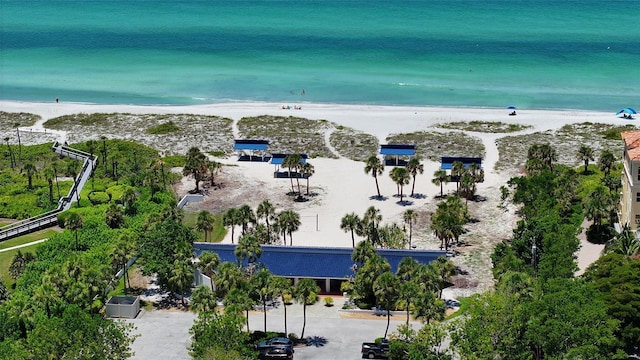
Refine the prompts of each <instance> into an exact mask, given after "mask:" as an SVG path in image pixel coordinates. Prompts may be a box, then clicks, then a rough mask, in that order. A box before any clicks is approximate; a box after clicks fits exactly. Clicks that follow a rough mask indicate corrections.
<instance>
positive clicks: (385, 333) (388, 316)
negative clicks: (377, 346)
mask: <svg viewBox="0 0 640 360" xmlns="http://www.w3.org/2000/svg"><path fill="white" fill-rule="evenodd" d="M390 322H391V310H389V309H387V328H386V329H385V330H384V338H385V339H386V338H387V332H389V323H390Z"/></svg>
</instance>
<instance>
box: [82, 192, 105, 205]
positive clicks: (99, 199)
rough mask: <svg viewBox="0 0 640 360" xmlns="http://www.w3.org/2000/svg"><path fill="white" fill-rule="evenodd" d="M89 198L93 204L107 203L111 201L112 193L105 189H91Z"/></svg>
mask: <svg viewBox="0 0 640 360" xmlns="http://www.w3.org/2000/svg"><path fill="white" fill-rule="evenodd" d="M87 198H88V199H89V201H91V204H93V205H100V204H106V203H108V202H109V201H111V194H109V193H106V192H104V191H90V192H89V194H87Z"/></svg>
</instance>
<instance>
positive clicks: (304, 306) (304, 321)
mask: <svg viewBox="0 0 640 360" xmlns="http://www.w3.org/2000/svg"><path fill="white" fill-rule="evenodd" d="M306 326H307V299H304V303H303V304H302V334H300V339H304V328H305V327H306Z"/></svg>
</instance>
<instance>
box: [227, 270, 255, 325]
mask: <svg viewBox="0 0 640 360" xmlns="http://www.w3.org/2000/svg"><path fill="white" fill-rule="evenodd" d="M229 264H231V263H229ZM246 287H247V286H242V287H239V288H233V289H232V290H231V291H229V293H228V294H227V296H225V297H224V300H223V304H224V311H225V313H239V314H241V313H242V312H244V313H245V319H246V321H247V323H246V326H247V332H249V310H253V305H254V304H255V302H254V301H253V299H251V297H250V296H249V291H248V290H247V289H246Z"/></svg>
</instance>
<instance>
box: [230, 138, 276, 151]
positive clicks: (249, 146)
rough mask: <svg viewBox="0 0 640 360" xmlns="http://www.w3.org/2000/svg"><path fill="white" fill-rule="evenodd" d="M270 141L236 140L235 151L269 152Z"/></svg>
mask: <svg viewBox="0 0 640 360" xmlns="http://www.w3.org/2000/svg"><path fill="white" fill-rule="evenodd" d="M268 146H269V140H235V141H234V143H233V150H261V151H265V150H267V147H268Z"/></svg>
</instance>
